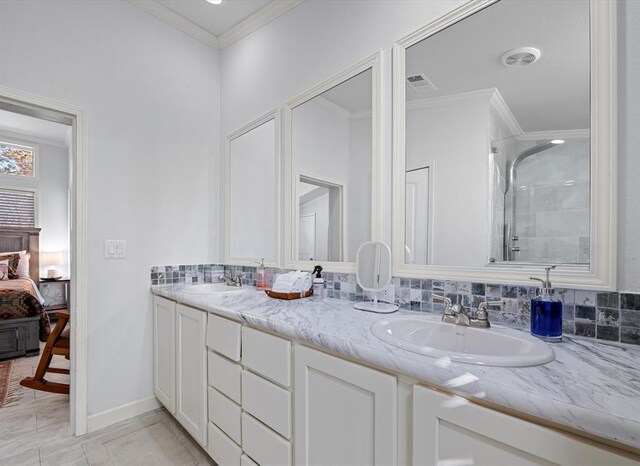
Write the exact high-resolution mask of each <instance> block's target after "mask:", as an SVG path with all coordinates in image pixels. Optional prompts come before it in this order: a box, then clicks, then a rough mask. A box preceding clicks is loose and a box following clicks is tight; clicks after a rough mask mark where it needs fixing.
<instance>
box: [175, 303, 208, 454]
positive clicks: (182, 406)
mask: <svg viewBox="0 0 640 466" xmlns="http://www.w3.org/2000/svg"><path fill="white" fill-rule="evenodd" d="M206 330H207V313H206V312H204V311H199V310H197V309H194V308H192V307H187V306H183V305H182V304H178V305H176V419H177V420H178V421H179V422H180V424H182V426H183V427H184V428H185V429H186V430H187V432H189V433H190V434H191V435H192V436H193V438H194V439H196V441H197V442H198V443H199V444H200V445H202V446H206V445H207V347H206V344H205V336H206Z"/></svg>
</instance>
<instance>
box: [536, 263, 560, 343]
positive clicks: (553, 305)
mask: <svg viewBox="0 0 640 466" xmlns="http://www.w3.org/2000/svg"><path fill="white" fill-rule="evenodd" d="M555 268H556V266H555V265H552V266H549V267H545V268H544V269H545V271H546V275H547V278H546V280H542V279H541V278H536V277H529V279H530V280H538V281H540V282H541V283H542V288H541V289H540V294H539V295H538V296H536V297H535V298H533V299H532V300H531V334H532V335H534V336H536V337H538V338H541V339H542V340H544V341H548V342H558V341H561V340H562V301H560V299H559V298H557V297H556V296H554V295H553V288H552V287H551V281H550V280H549V273H550V272H551V271H552V270H553V269H555Z"/></svg>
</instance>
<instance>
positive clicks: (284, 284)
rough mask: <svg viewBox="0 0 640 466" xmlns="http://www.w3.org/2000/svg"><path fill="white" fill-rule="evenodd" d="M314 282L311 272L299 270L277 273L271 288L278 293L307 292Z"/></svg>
mask: <svg viewBox="0 0 640 466" xmlns="http://www.w3.org/2000/svg"><path fill="white" fill-rule="evenodd" d="M312 284H313V281H312V279H311V274H310V273H309V272H301V271H299V270H298V271H295V272H289V273H282V274H279V275H276V279H275V281H274V283H273V286H272V287H271V290H272V291H275V292H277V293H306V292H307V291H308V290H309V288H311V286H312Z"/></svg>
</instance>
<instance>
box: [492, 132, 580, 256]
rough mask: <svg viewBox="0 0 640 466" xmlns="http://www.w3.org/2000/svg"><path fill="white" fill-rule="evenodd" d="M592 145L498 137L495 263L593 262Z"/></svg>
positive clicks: (577, 139)
mask: <svg viewBox="0 0 640 466" xmlns="http://www.w3.org/2000/svg"><path fill="white" fill-rule="evenodd" d="M589 148H590V144H589V138H588V136H585V137H574V138H571V139H568V138H567V139H560V138H558V139H547V140H517V139H514V138H509V139H507V140H503V141H495V142H494V144H493V148H492V157H491V178H492V180H491V181H492V185H493V186H492V187H491V208H492V229H491V233H492V235H491V255H490V258H489V262H491V263H494V262H524V263H554V264H556V263H557V264H571V265H588V264H589V252H590V240H589V227H590V220H589V205H590V199H589V193H590V185H589V184H590V183H589V180H590V150H589Z"/></svg>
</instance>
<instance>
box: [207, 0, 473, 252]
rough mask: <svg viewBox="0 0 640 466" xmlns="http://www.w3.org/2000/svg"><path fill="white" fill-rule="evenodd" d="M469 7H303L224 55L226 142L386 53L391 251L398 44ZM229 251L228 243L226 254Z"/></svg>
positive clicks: (387, 234) (399, 2)
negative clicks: (259, 118)
mask: <svg viewBox="0 0 640 466" xmlns="http://www.w3.org/2000/svg"><path fill="white" fill-rule="evenodd" d="M463 3H464V0H460V1H457V0H445V1H428V2H427V1H404V0H395V1H393V0H380V1H375V2H360V1H340V2H317V1H307V2H303V3H302V4H301V5H299V6H297V7H296V8H294V9H292V10H291V11H289V12H288V13H287V14H285V15H282V16H280V17H279V18H278V19H276V20H275V21H273V22H271V23H269V24H267V25H266V26H264V27H262V28H260V29H258V30H257V31H255V32H253V33H252V34H250V35H249V36H247V37H245V38H243V39H242V40H240V41H238V42H236V43H235V44H233V45H231V46H230V47H228V48H226V49H224V50H223V51H222V55H221V57H222V70H221V73H222V74H221V91H222V92H221V99H222V106H221V120H220V124H221V134H227V133H229V132H230V131H233V129H235V128H238V127H240V126H242V125H243V124H246V122H248V121H251V120H252V119H255V118H256V117H257V116H259V115H261V114H264V113H266V112H267V111H269V110H271V109H272V108H275V107H279V106H282V105H284V104H285V103H287V102H288V101H289V100H291V99H293V98H294V97H296V96H297V95H299V94H300V93H302V92H304V91H306V90H307V89H309V88H311V87H312V86H314V85H316V84H319V83H321V82H322V81H324V80H326V79H328V78H330V77H331V76H333V75H335V74H337V73H339V72H341V71H343V70H345V69H347V68H349V67H350V66H352V65H353V64H355V63H356V62H358V61H360V60H362V59H363V58H365V57H367V56H369V55H371V54H373V53H375V52H377V51H378V50H381V49H382V50H383V60H382V87H383V98H382V102H381V104H382V108H381V110H382V114H383V115H384V120H383V126H382V128H383V144H382V154H383V160H384V167H383V178H384V189H383V192H382V199H384V201H383V202H384V215H383V218H384V221H385V224H384V240H385V241H386V242H387V243H389V244H391V48H392V45H393V43H394V41H396V40H398V39H400V38H401V37H402V36H404V35H406V34H408V33H409V32H411V31H413V30H415V29H417V28H418V27H420V26H423V25H424V24H427V23H429V22H430V21H432V20H434V19H436V18H437V17H439V16H441V15H442V14H444V13H445V12H447V11H449V10H451V9H453V8H455V7H457V6H458V5H461V4H463ZM223 244H224V238H222V237H221V239H220V242H219V245H220V246H219V249H220V248H221V247H222V245H223ZM220 250H222V249H220Z"/></svg>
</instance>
